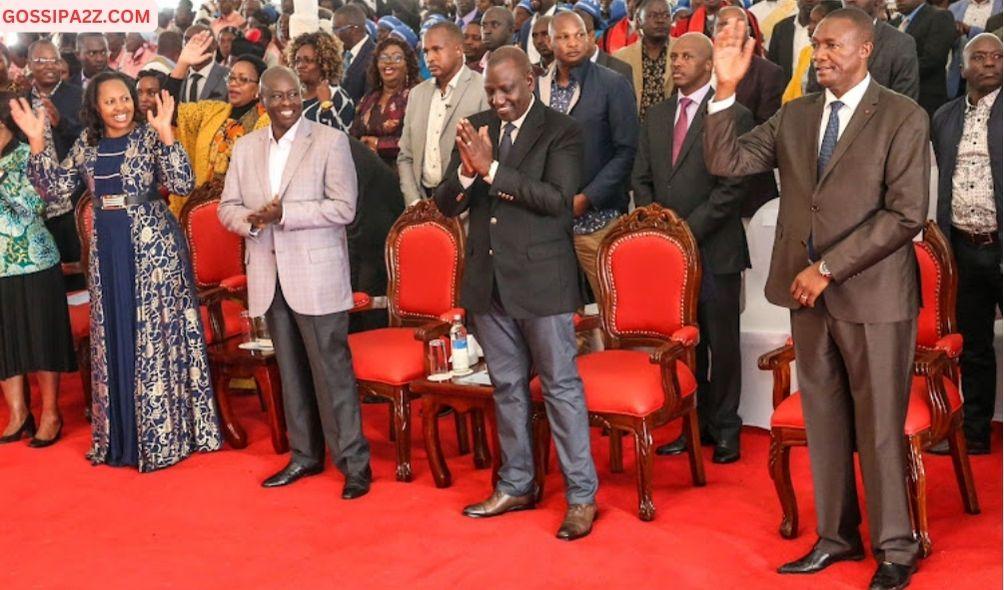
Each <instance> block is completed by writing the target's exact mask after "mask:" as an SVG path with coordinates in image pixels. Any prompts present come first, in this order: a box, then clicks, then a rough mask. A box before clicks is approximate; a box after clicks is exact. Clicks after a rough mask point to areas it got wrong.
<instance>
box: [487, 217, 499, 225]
mask: <svg viewBox="0 0 1004 590" xmlns="http://www.w3.org/2000/svg"><path fill="white" fill-rule="evenodd" d="M489 221H490V222H491V224H492V225H495V224H496V223H498V222H499V220H498V219H497V218H495V217H492V218H491V219H490V220H489Z"/></svg>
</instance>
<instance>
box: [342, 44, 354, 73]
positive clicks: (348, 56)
mask: <svg viewBox="0 0 1004 590" xmlns="http://www.w3.org/2000/svg"><path fill="white" fill-rule="evenodd" d="M342 63H343V64H344V65H345V70H346V71H347V70H348V69H349V64H351V63H352V50H351V49H346V50H345V53H344V54H342ZM342 77H344V75H343V76H342Z"/></svg>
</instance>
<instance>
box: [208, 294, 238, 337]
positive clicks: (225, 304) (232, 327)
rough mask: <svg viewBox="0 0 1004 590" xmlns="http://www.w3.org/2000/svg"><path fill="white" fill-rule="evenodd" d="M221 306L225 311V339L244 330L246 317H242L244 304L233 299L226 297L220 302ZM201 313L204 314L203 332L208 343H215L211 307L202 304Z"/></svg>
mask: <svg viewBox="0 0 1004 590" xmlns="http://www.w3.org/2000/svg"><path fill="white" fill-rule="evenodd" d="M220 308H221V309H222V311H223V339H224V340H226V339H227V338H231V337H233V336H237V335H238V334H241V333H242V332H244V319H243V318H242V317H241V312H243V311H244V306H243V305H241V304H240V303H238V302H237V301H234V300H233V299H224V300H223V301H221V302H220ZM199 313H200V314H202V333H203V336H204V337H205V339H206V344H213V343H215V342H216V339H215V338H214V337H213V328H212V324H211V323H210V321H209V308H208V307H206V306H205V305H201V306H199Z"/></svg>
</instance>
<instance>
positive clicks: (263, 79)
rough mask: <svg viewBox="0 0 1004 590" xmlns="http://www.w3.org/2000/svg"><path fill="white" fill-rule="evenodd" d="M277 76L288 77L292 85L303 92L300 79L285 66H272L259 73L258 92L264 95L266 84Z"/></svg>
mask: <svg viewBox="0 0 1004 590" xmlns="http://www.w3.org/2000/svg"><path fill="white" fill-rule="evenodd" d="M279 75H283V76H289V79H290V80H292V81H293V84H295V85H296V87H297V88H298V89H299V90H300V92H303V83H302V82H300V77H299V76H297V75H296V72H294V71H293V70H292V69H290V68H288V67H286V66H272V67H270V68H268V69H266V70H265V71H263V72H261V73H260V74H259V75H258V90H259V92H261V93H262V94H265V88H266V87H267V86H268V83H269V82H271V81H272V78H275V77H276V76H279Z"/></svg>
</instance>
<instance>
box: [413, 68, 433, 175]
mask: <svg viewBox="0 0 1004 590" xmlns="http://www.w3.org/2000/svg"><path fill="white" fill-rule="evenodd" d="M430 79H431V80H432V92H430V93H429V96H428V98H426V97H425V96H421V95H419V92H421V87H419V86H416V87H415V88H414V89H413V90H412V91H411V96H410V97H409V98H408V102H409V104H410V103H411V101H413V100H414V101H415V107H416V108H415V110H414V111H413V112H414V113H416V114H415V120H414V121H413V122H412V125H413V127H412V128H413V129H416V130H418V131H419V134H420V135H421V137H422V141H413V142H412V149H414V150H415V162H416V163H417V164H418V169H419V171H421V169H422V162H424V161H425V137H426V135H425V132H426V130H427V129H428V128H429V109H431V108H432V99H433V96H434V95H433V92H439V89H437V88H436V79H435V78H430Z"/></svg>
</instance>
